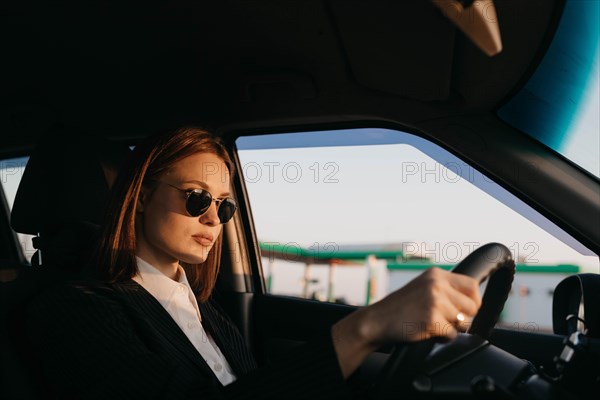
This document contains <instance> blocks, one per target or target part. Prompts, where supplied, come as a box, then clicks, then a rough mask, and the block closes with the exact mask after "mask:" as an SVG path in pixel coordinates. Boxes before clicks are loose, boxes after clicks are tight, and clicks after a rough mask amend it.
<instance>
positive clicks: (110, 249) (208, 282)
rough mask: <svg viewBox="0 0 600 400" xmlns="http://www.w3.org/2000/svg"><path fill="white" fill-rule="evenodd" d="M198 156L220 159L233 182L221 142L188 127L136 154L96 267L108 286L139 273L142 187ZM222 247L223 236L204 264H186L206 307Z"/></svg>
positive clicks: (109, 215) (111, 207) (116, 193)
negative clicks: (137, 222)
mask: <svg viewBox="0 0 600 400" xmlns="http://www.w3.org/2000/svg"><path fill="white" fill-rule="evenodd" d="M197 153H213V154H215V155H217V156H218V157H219V158H221V159H222V160H223V162H224V163H225V165H226V166H227V169H228V170H229V175H230V176H231V177H233V174H234V167H233V163H232V161H231V158H230V157H229V154H228V153H227V149H226V147H225V146H224V144H223V143H222V142H221V140H220V139H219V138H218V137H217V136H215V135H213V134H212V133H210V132H208V131H206V130H203V129H200V128H195V127H185V128H180V129H177V130H175V131H170V132H168V133H166V134H162V135H158V136H154V137H151V138H150V139H149V140H146V141H145V142H144V143H142V144H141V145H139V146H137V147H136V148H135V149H134V151H133V154H132V155H131V157H130V159H129V160H128V162H126V164H125V166H124V168H123V170H122V171H121V172H120V173H119V176H118V177H117V180H116V181H115V184H114V186H113V189H112V193H111V197H110V200H109V203H108V205H107V209H106V213H105V217H104V219H103V225H102V227H101V231H100V232H101V233H100V240H99V244H98V248H97V251H96V253H95V257H94V260H93V261H92V263H93V267H94V269H95V271H96V272H97V273H98V274H99V277H100V278H101V279H102V280H105V281H107V282H119V281H124V280H127V279H131V278H133V277H134V276H135V275H136V274H137V273H138V268H137V262H136V258H135V254H136V253H135V250H136V236H135V215H136V205H137V203H138V197H139V195H140V192H141V189H142V185H144V184H145V183H146V182H147V181H151V180H153V179H156V178H158V176H159V175H160V174H162V173H163V172H166V171H168V170H169V169H170V168H171V167H172V166H173V165H174V164H175V163H177V162H178V161H180V160H182V159H184V158H186V157H188V156H191V155H193V154H197ZM222 242H223V239H222V234H220V235H219V236H218V237H217V240H216V241H215V244H214V245H213V248H212V249H211V250H210V252H209V254H208V257H207V259H206V261H205V262H204V263H202V264H186V263H183V262H181V266H182V267H183V268H184V270H185V272H186V276H187V278H188V281H189V282H190V285H191V287H192V289H194V292H195V293H196V297H197V298H198V301H200V302H204V301H206V300H208V298H209V297H210V295H211V293H212V290H213V288H214V286H215V283H216V280H217V275H218V273H219V263H220V259H221V246H222Z"/></svg>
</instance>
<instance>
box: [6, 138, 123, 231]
mask: <svg viewBox="0 0 600 400" xmlns="http://www.w3.org/2000/svg"><path fill="white" fill-rule="evenodd" d="M129 152H130V150H129V148H128V147H127V146H126V145H124V144H120V143H116V142H111V141H109V140H107V139H102V138H92V137H86V136H85V135H84V134H82V133H81V132H75V131H73V130H69V129H66V128H64V127H54V128H53V129H52V130H51V131H49V132H48V133H47V134H45V135H44V136H43V137H42V138H41V140H40V141H39V142H38V144H37V145H36V147H35V149H34V151H33V153H32V155H31V157H30V158H29V161H28V163H27V166H26V168H25V172H24V174H23V178H22V179H21V182H20V185H19V188H18V190H17V195H16V197H15V202H14V205H13V209H12V213H11V226H12V227H13V229H14V230H15V231H17V232H21V233H27V234H31V235H37V234H38V233H41V239H42V240H43V239H44V236H46V235H52V234H53V233H55V232H58V231H60V230H61V229H63V228H64V227H66V226H73V225H76V224H78V223H80V222H82V221H84V222H86V223H87V222H89V223H93V224H99V222H100V218H101V215H102V212H103V210H104V204H105V203H106V199H107V196H108V192H109V183H108V182H107V179H110V177H114V176H115V175H116V171H118V169H119V166H120V165H121V162H122V161H123V160H124V159H125V157H126V156H127V155H128V153H129Z"/></svg>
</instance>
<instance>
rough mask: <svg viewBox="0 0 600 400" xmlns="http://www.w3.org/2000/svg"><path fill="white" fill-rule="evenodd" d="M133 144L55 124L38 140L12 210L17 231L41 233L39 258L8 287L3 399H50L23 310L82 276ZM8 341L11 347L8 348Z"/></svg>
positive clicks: (37, 242)
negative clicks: (57, 286)
mask: <svg viewBox="0 0 600 400" xmlns="http://www.w3.org/2000/svg"><path fill="white" fill-rule="evenodd" d="M129 153H130V150H129V147H128V146H126V145H124V144H122V143H116V142H111V141H109V140H107V139H103V138H98V137H85V136H83V135H82V134H81V132H77V131H74V130H70V129H66V128H64V127H58V126H57V127H54V128H53V129H52V130H50V131H48V132H47V133H46V134H45V135H44V136H43V137H42V138H41V139H40V141H39V142H38V143H37V145H36V147H35V149H34V151H33V153H32V154H31V157H30V158H29V161H28V163H27V166H26V168H25V172H24V174H23V177H22V179H21V182H20V185H19V188H18V190H17V195H16V198H15V201H14V205H13V209H12V213H11V226H12V227H13V229H14V230H15V231H16V232H20V233H26V234H31V235H35V237H34V238H33V245H34V248H36V249H37V251H36V254H34V256H33V257H32V265H31V266H30V267H25V268H21V270H20V271H19V273H18V275H17V278H16V279H15V280H13V281H12V282H7V283H2V292H3V293H2V296H3V299H2V300H3V305H4V307H3V315H1V316H0V317H2V319H3V320H4V321H3V322H6V324H4V325H5V326H6V332H4V333H3V334H0V337H1V336H4V335H5V336H6V337H7V339H6V340H5V342H6V343H8V344H10V345H9V346H6V347H7V350H10V351H6V352H4V353H5V354H3V355H2V356H3V358H4V361H3V362H4V369H9V370H7V371H3V372H2V378H3V380H4V382H3V384H2V386H1V387H2V392H3V393H6V396H5V395H4V394H0V398H30V397H38V396H41V397H51V394H50V393H49V392H48V388H49V385H47V382H45V381H44V377H43V374H41V373H40V369H39V368H38V366H37V362H36V355H35V354H34V352H32V351H31V349H30V347H29V345H28V340H27V335H26V334H25V329H24V327H25V321H24V319H23V314H24V313H23V310H24V309H25V307H27V304H28V301H29V300H30V299H31V298H32V297H33V296H35V295H36V294H37V293H39V292H40V291H41V290H44V289H45V288H47V287H48V286H50V285H53V284H56V283H59V282H63V281H65V280H67V279H77V278H78V277H79V276H80V274H81V272H82V267H83V266H84V265H85V264H86V261H87V260H88V258H89V256H90V254H91V250H92V249H93V246H94V243H95V241H96V238H97V230H98V225H99V223H100V220H101V216H102V213H103V208H104V204H105V202H106V200H107V198H108V194H109V190H110V185H111V183H112V182H113V181H114V178H115V177H116V174H117V172H118V169H119V167H120V165H121V164H122V162H123V161H124V160H125V158H126V157H127V155H128V154H129ZM6 343H5V344H6Z"/></svg>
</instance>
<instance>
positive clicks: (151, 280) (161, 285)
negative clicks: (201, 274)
mask: <svg viewBox="0 0 600 400" xmlns="http://www.w3.org/2000/svg"><path fill="white" fill-rule="evenodd" d="M135 258H136V261H137V267H138V273H137V275H135V276H134V277H133V280H134V281H136V282H137V283H139V284H140V285H141V286H142V287H143V288H144V289H146V290H147V291H148V292H149V293H150V294H151V295H152V296H154V297H155V298H156V300H158V301H159V302H160V303H161V304H162V306H163V307H165V308H168V307H169V303H170V302H171V299H172V297H173V295H174V294H175V291H176V290H177V288H178V287H181V286H182V285H184V286H186V287H187V288H188V289H189V290H190V293H191V292H192V289H191V287H190V284H189V282H188V280H187V277H186V275H185V270H184V269H183V267H182V266H181V265H179V266H178V268H177V280H173V279H171V278H169V277H168V276H166V275H165V274H163V273H162V272H161V271H159V270H158V269H156V268H155V267H153V266H152V265H151V264H150V263H148V262H147V261H145V260H143V259H141V258H140V257H138V256H136V257H135Z"/></svg>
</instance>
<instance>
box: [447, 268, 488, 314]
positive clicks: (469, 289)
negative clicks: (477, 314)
mask: <svg viewBox="0 0 600 400" xmlns="http://www.w3.org/2000/svg"><path fill="white" fill-rule="evenodd" d="M448 282H450V285H452V287H453V288H454V289H456V290H458V291H459V292H461V293H463V294H464V295H466V296H468V297H470V298H471V299H472V300H473V301H474V302H475V303H476V305H477V308H479V307H480V306H481V293H480V292H479V282H477V281H476V280H475V279H473V278H471V277H469V276H466V275H461V274H450V277H449V278H448Z"/></svg>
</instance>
